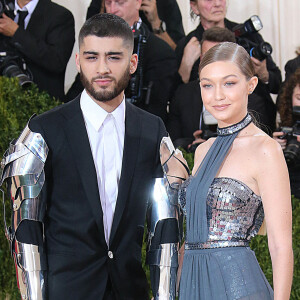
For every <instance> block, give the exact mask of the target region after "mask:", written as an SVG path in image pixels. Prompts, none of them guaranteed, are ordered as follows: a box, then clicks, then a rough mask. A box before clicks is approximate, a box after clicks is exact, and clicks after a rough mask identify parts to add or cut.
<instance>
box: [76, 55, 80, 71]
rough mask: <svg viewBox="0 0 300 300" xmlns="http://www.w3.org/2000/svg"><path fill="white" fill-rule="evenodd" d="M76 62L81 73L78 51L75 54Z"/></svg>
mask: <svg viewBox="0 0 300 300" xmlns="http://www.w3.org/2000/svg"><path fill="white" fill-rule="evenodd" d="M75 63H76V69H77V71H78V72H79V73H80V59H79V53H76V55H75Z"/></svg>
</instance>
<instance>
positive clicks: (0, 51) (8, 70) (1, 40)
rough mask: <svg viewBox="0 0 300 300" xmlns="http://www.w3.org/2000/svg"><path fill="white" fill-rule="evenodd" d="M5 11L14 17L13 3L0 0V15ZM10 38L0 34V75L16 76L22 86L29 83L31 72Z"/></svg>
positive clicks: (30, 81) (30, 82)
mask: <svg viewBox="0 0 300 300" xmlns="http://www.w3.org/2000/svg"><path fill="white" fill-rule="evenodd" d="M3 13H5V14H6V15H7V16H8V17H10V18H11V19H13V18H14V3H13V2H11V1H6V0H0V16H1V17H2V14H3ZM9 41H10V38H9V37H6V36H4V35H1V34H0V45H1V46H0V75H1V76H6V77H16V78H18V79H19V84H20V85H21V86H22V87H27V86H29V85H31V84H32V83H33V82H32V74H31V72H30V70H29V69H28V68H27V66H26V63H25V60H24V59H23V58H22V56H21V55H20V54H19V52H18V51H17V50H16V49H14V48H13V47H12V46H11V45H10V42H9Z"/></svg>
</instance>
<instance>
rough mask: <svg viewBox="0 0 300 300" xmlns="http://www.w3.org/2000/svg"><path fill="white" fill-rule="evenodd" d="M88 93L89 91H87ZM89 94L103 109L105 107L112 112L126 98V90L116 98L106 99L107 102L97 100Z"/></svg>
mask: <svg viewBox="0 0 300 300" xmlns="http://www.w3.org/2000/svg"><path fill="white" fill-rule="evenodd" d="M87 93H88V92H87ZM88 95H89V96H90V97H91V98H92V100H93V101H94V102H95V103H97V104H98V105H99V106H100V107H101V108H102V109H104V110H105V111H106V112H108V113H111V112H113V111H114V110H115V109H116V108H117V107H118V106H119V105H120V104H121V103H122V101H123V98H124V91H123V92H122V93H121V94H120V95H118V96H117V97H116V98H114V99H112V100H109V101H106V102H101V101H97V100H96V99H94V98H93V97H92V96H91V95H90V94H89V93H88Z"/></svg>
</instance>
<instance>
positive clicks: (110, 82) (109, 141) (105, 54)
mask: <svg viewBox="0 0 300 300" xmlns="http://www.w3.org/2000/svg"><path fill="white" fill-rule="evenodd" d="M79 47H80V51H79V53H78V54H76V65H77V68H78V71H79V72H80V77H81V80H82V83H83V85H84V87H85V89H84V91H83V92H82V94H81V95H79V96H78V97H77V98H76V99H74V100H73V101H71V102H69V103H67V104H64V105H62V106H59V107H57V108H55V109H53V110H51V111H49V112H46V113H44V114H42V115H40V116H37V117H35V118H33V119H32V120H31V121H30V122H29V129H30V131H31V133H30V132H28V129H27V134H23V135H21V137H24V136H26V137H28V136H29V137H31V138H30V141H31V144H35V143H33V142H32V141H33V140H34V139H35V138H36V141H37V143H39V144H41V140H42V139H43V140H44V141H45V144H46V145H47V147H46V146H45V144H42V145H43V147H33V148H34V149H33V150H34V151H33V152H34V153H36V152H39V151H40V150H41V149H49V153H48V156H47V158H46V159H44V160H45V168H44V169H45V183H44V185H43V189H42V193H41V195H42V197H41V203H42V207H46V208H45V213H44V216H40V217H38V218H36V220H42V221H43V222H44V226H43V228H44V230H43V229H42V227H41V226H39V224H40V222H34V221H33V220H21V223H20V224H19V226H18V228H17V229H15V230H16V236H15V240H13V241H14V243H13V244H14V245H15V244H16V245H17V244H18V245H20V243H26V244H31V245H33V244H35V245H38V246H39V253H40V256H41V260H40V262H41V270H43V269H44V270H45V271H44V273H45V278H46V280H45V284H46V295H47V299H50V300H57V299H59V300H60V299H73V300H76V299H78V300H82V299H99V300H100V299H105V300H108V299H136V300H141V299H148V285H147V281H146V276H145V273H144V271H143V269H142V265H141V247H142V241H143V233H144V223H145V216H146V210H147V206H148V205H149V203H148V202H149V201H148V200H149V198H150V194H151V193H150V191H151V188H152V186H153V184H154V180H155V178H156V177H161V175H162V174H161V173H162V169H161V165H160V159H159V148H160V142H161V139H162V137H163V136H165V135H166V131H165V127H164V125H163V122H162V121H161V119H160V118H158V117H156V116H154V115H151V114H149V113H147V112H145V111H143V110H140V109H139V108H137V107H135V106H133V105H132V104H130V103H128V102H126V101H125V97H124V89H125V87H126V85H127V83H128V80H129V77H130V74H132V73H134V72H135V70H136V68H137V55H136V54H132V50H133V35H132V31H131V29H130V27H129V26H128V24H127V23H126V22H125V21H124V20H123V19H121V18H119V17H117V16H114V15H110V14H101V15H100V14H99V15H96V16H94V17H92V18H91V19H89V20H88V21H86V23H85V24H84V25H83V27H82V29H81V31H80V34H79ZM41 136H42V138H41ZM21 137H20V138H19V140H18V141H20V139H21ZM25 142H26V138H25ZM20 146H21V145H20V144H19V145H18V147H20ZM18 149H20V148H18ZM36 150H37V151H36ZM40 152H41V151H40ZM45 152H46V151H45ZM41 156H43V155H39V160H40V159H41V160H43V159H42V158H40V157H41ZM43 157H44V156H43ZM20 159H21V158H20ZM25 163H26V164H27V163H28V160H27V159H26V161H25ZM26 169H30V168H29V165H27V168H26ZM35 170H36V168H35ZM35 172H36V171H35ZM13 200H14V199H13ZM30 200H32V201H38V200H37V198H35V199H30ZM22 205H23V204H22ZM24 205H26V204H24ZM30 217H31V219H32V215H31V216H30ZM29 219H30V218H29ZM43 236H44V237H45V240H43ZM21 245H24V244H21ZM19 248H20V249H21V248H22V247H21V246H20V247H19ZM19 248H18V249H19ZM18 249H16V248H13V252H14V253H17V252H16V251H17V250H18ZM22 249H23V248H22ZM22 254H23V253H22V252H21V253H20V256H18V253H17V255H16V257H17V259H20V265H22V262H23V260H22ZM29 256H30V255H29V253H27V256H26V257H29ZM42 257H44V259H43V258H42ZM25 263H26V258H25ZM38 265H39V263H36V264H35V266H38ZM28 266H30V264H28ZM26 271H27V269H26ZM29 271H32V270H31V269H30V268H29ZM29 271H28V272H27V273H30V272H29ZM32 272H33V271H32ZM25 273H26V272H25ZM27 273H26V274H27ZM26 274H25V275H26ZM21 278H29V277H26V276H24V274H23V276H20V277H19V280H21ZM31 278H32V277H31ZM34 278H35V279H34V280H38V278H40V277H39V276H36V277H34ZM35 286H38V285H35ZM43 299H44V298H43Z"/></svg>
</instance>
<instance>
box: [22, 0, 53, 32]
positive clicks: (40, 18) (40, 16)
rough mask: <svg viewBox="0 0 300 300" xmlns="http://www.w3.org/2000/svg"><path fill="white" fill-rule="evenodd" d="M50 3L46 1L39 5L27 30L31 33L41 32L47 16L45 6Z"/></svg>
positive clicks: (40, 0) (42, 0) (41, 0)
mask: <svg viewBox="0 0 300 300" xmlns="http://www.w3.org/2000/svg"><path fill="white" fill-rule="evenodd" d="M47 2H48V1H45V0H39V2H38V4H37V5H36V8H35V9H34V11H33V13H32V16H31V18H30V20H29V23H28V26H27V29H26V30H28V31H30V32H36V31H37V32H39V30H40V28H41V23H43V22H44V17H45V15H47V14H44V9H45V8H46V7H45V6H46V5H47Z"/></svg>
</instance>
